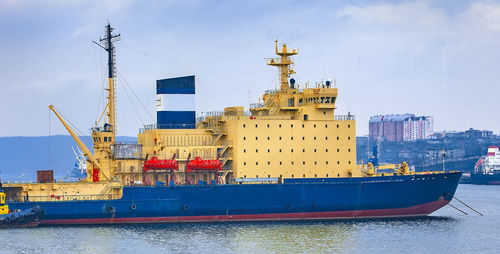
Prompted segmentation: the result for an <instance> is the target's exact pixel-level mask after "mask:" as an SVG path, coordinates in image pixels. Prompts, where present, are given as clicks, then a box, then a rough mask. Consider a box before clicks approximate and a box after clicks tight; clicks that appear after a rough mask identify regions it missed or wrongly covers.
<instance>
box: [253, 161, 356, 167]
mask: <svg viewBox="0 0 500 254" xmlns="http://www.w3.org/2000/svg"><path fill="white" fill-rule="evenodd" d="M291 163H292V165H293V161H291ZM338 164H340V161H337V165H338ZM348 164H351V161H348ZM246 165H247V162H246V161H244V162H243V166H246ZM255 165H256V166H258V165H259V162H258V161H256V162H255ZM267 165H271V162H270V161H268V162H267ZM280 165H283V162H282V161H280ZM302 165H306V162H305V161H302ZM314 165H318V162H317V161H315V162H314ZM325 165H328V161H325Z"/></svg>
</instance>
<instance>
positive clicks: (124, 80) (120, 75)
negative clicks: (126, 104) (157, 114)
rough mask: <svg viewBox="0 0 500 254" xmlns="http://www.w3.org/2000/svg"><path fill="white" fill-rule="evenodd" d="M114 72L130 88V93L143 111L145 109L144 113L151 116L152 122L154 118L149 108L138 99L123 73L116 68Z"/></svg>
mask: <svg viewBox="0 0 500 254" xmlns="http://www.w3.org/2000/svg"><path fill="white" fill-rule="evenodd" d="M116 73H118V76H119V77H120V79H121V80H123V82H124V83H125V85H126V86H127V87H128V89H130V91H131V92H132V94H133V95H134V96H135V98H136V99H137V101H139V103H140V104H141V106H142V108H143V109H144V111H146V113H147V114H148V115H149V117H150V118H151V121H153V122H154V121H155V119H154V118H153V116H152V115H151V113H150V112H149V110H148V109H147V108H146V106H145V105H144V103H142V101H141V99H139V96H137V94H136V93H135V92H134V89H132V88H131V87H130V85H129V84H128V82H127V80H126V79H125V78H124V77H123V75H122V74H121V73H120V72H119V71H118V70H116ZM143 125H144V123H143Z"/></svg>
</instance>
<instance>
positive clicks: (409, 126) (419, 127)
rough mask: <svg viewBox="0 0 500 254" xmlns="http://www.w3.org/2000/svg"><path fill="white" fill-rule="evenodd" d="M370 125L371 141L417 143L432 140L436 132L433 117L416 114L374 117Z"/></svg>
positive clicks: (371, 118)
mask: <svg viewBox="0 0 500 254" xmlns="http://www.w3.org/2000/svg"><path fill="white" fill-rule="evenodd" d="M369 125H370V126H369V132H370V133H369V137H370V140H371V141H376V140H387V141H415V140H419V139H427V138H430V136H431V135H432V134H433V132H434V127H433V117H432V116H415V115H414V114H397V115H378V116H372V117H370V122H369Z"/></svg>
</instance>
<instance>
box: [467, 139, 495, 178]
mask: <svg viewBox="0 0 500 254" xmlns="http://www.w3.org/2000/svg"><path fill="white" fill-rule="evenodd" d="M470 176H471V178H470V183H472V184H491V185H498V184H500V151H499V150H498V146H490V147H488V153H487V154H486V155H483V156H481V158H479V160H478V161H477V163H476V165H475V167H474V173H471V174H470Z"/></svg>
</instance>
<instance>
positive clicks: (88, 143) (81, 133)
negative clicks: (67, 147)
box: [58, 110, 92, 145]
mask: <svg viewBox="0 0 500 254" xmlns="http://www.w3.org/2000/svg"><path fill="white" fill-rule="evenodd" d="M58 112H59V114H60V115H61V117H62V118H63V119H64V120H65V121H66V122H68V123H69V124H70V125H71V126H72V127H73V128H74V129H75V130H76V131H77V132H79V134H80V135H81V137H83V138H85V139H86V141H87V144H86V145H90V144H92V140H91V139H90V137H89V136H88V135H85V134H84V133H83V132H82V131H81V130H80V129H78V127H76V125H74V124H73V123H72V122H71V121H70V120H68V118H66V117H65V116H64V114H63V113H61V111H59V110H58Z"/></svg>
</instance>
